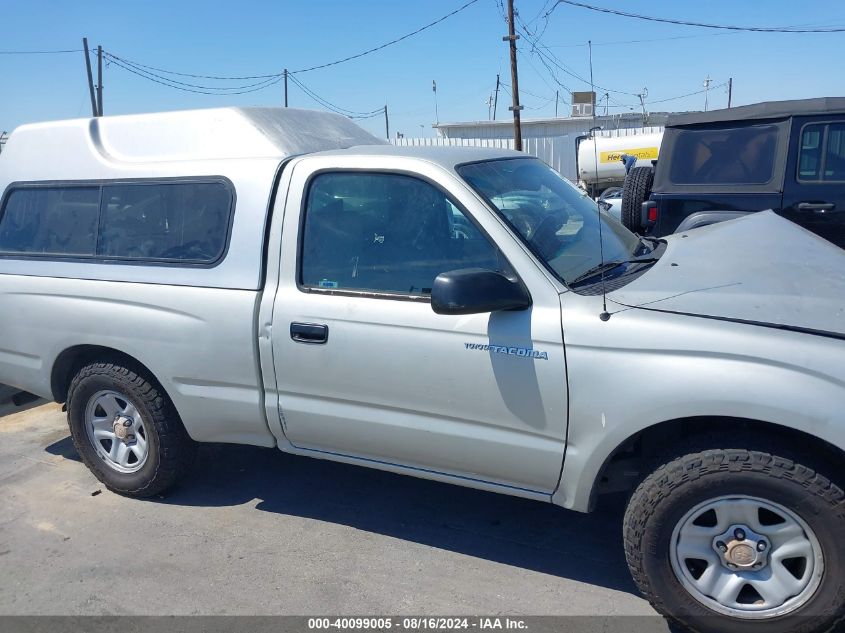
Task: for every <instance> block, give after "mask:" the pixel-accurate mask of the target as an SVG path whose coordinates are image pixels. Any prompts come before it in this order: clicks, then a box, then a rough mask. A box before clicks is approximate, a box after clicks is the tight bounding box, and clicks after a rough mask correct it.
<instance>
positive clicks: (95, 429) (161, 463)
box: [67, 362, 195, 497]
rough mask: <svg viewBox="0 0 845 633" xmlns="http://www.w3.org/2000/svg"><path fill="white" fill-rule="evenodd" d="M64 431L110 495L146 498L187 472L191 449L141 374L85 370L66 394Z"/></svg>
mask: <svg viewBox="0 0 845 633" xmlns="http://www.w3.org/2000/svg"><path fill="white" fill-rule="evenodd" d="M67 413H68V425H69V426H70V431H71V435H72V437H73V443H74V445H75V446H76V450H77V451H78V452H79V455H80V457H81V458H82V461H83V462H84V463H85V465H86V466H88V468H89V469H90V470H91V472H92V473H93V474H94V476H95V477H97V479H99V480H100V481H101V482H103V484H105V485H106V487H108V488H109V489H110V490H113V491H114V492H118V493H120V494H124V495H128V496H133V497H149V496H152V495H155V494H158V493H160V492H163V491H164V490H166V489H167V488H170V487H171V486H172V485H173V484H175V483H176V481H177V480H178V479H179V478H180V477H181V476H182V475H183V474H184V473H185V472H186V471H187V470H188V469H189V468H190V465H191V463H192V461H193V457H194V452H195V443H194V442H193V440H191V438H190V437H189V436H188V434H187V432H186V431H185V429H184V427H183V426H182V422H181V420H180V419H179V416H178V414H177V413H176V410H175V408H174V407H173V404H172V403H171V402H170V399H169V398H168V397H167V394H165V393H164V392H163V391H162V390H161V388H160V387H159V386H158V385H157V384H155V382H154V381H153V380H152V379H151V378H148V377H146V376H144V375H143V373H142V372H139V371H136V370H134V369H130V368H128V367H124V366H122V365H120V364H116V363H109V362H95V363H91V364H89V365H86V366H85V367H83V368H82V369H80V370H79V372H78V373H77V374H76V376H75V377H74V379H73V381H72V382H71V384H70V389H69V390H68V401H67Z"/></svg>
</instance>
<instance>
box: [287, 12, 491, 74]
mask: <svg viewBox="0 0 845 633" xmlns="http://www.w3.org/2000/svg"><path fill="white" fill-rule="evenodd" d="M476 2H478V0H469V2H467V3H466V4H464V5H462V6H461V7H459V8H457V9H455V10H454V11H452V12H451V13H447V14H446V15H444V16H443V17H441V18H438V19H437V20H435V21H434V22H430V23H428V24H426V25H425V26H422V27H420V28H418V29H417V30H416V31H412V32H411V33H406V34H405V35H403V36H402V37H397V38H396V39H394V40H390V41H389V42H385V43H384V44H381V45H380V46H376V47H374V48H370V49H368V50H365V51H364V52H362V53H357V54H356V55H350V56H349V57H344V58H343V59H338V60H335V61H333V62H327V63H325V64H318V65H317V66H310V67H308V68H302V69H300V70H292V71H291V73H292V74H293V73H307V72H311V71H312V70H319V69H320V68H328V67H329V66H336V65H337V64H342V63H344V62H348V61H351V60H353V59H358V58H359V57H363V56H364V55H369V54H370V53H375V52H376V51H380V50H382V49H383V48H387V47H388V46H392V45H393V44H396V43H398V42H401V41H402V40H406V39H408V38H409V37H413V36H414V35H417V34H418V33H422V32H423V31H425V30H426V29H430V28H431V27H432V26H435V25H437V24H440V23H441V22H443V21H444V20H447V19H449V18H451V17H452V16H453V15H455V14H457V13H460V12H461V11H463V10H464V9H466V8H467V7H469V6H471V5H473V4H475V3H476Z"/></svg>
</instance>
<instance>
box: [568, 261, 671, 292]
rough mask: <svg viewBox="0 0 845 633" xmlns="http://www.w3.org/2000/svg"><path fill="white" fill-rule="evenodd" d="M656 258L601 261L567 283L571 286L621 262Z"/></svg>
mask: <svg viewBox="0 0 845 633" xmlns="http://www.w3.org/2000/svg"><path fill="white" fill-rule="evenodd" d="M649 254H650V253H649ZM658 259H659V258H658V257H632V258H631V259H617V260H611V261H609V262H602V263H601V264H598V265H597V266H593V267H592V268H590V269H589V270H588V271H586V272H584V273H581V274H580V275H578V276H577V277H576V278H575V279H573V280H572V281H570V282H569V285H570V286H572V285H574V284H577V283H580V282H582V281H584V280H585V279H589V278H590V277H595V276H596V275H598V274H600V273H603V272H607V271H609V270H613V269H614V268H618V267H619V266H622V265H623V264H653V263H654V262H656V261H657V260H658Z"/></svg>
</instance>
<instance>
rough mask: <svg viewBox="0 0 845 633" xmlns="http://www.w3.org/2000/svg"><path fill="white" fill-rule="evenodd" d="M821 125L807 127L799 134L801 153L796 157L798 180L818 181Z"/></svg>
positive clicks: (822, 129) (822, 130)
mask: <svg viewBox="0 0 845 633" xmlns="http://www.w3.org/2000/svg"><path fill="white" fill-rule="evenodd" d="M823 132H824V126H823V125H808V126H806V127H805V128H804V131H803V133H802V134H801V152H800V154H799V155H798V178H799V179H801V180H818V178H819V168H820V165H821V155H822V154H821V152H822V134H823Z"/></svg>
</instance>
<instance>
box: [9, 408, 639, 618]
mask: <svg viewBox="0 0 845 633" xmlns="http://www.w3.org/2000/svg"><path fill="white" fill-rule="evenodd" d="M621 515H622V506H621V504H620V503H619V502H618V501H616V500H611V501H608V502H607V503H604V504H602V505H601V507H600V509H599V511H597V512H596V513H593V514H590V515H582V514H578V513H575V512H570V511H566V510H562V509H560V508H556V507H554V506H551V505H548V504H543V503H538V502H533V501H527V500H523V499H518V498H515V497H507V496H503V495H496V494H492V493H487V492H480V491H476V490H470V489H467V488H459V487H455V486H449V485H446V484H440V483H435V482H430V481H424V480H420V479H415V478H411V477H404V476H400V475H394V474H391V473H385V472H380V471H376V470H371V469H367V468H361V467H356V466H349V465H344V464H337V463H333V462H328V461H322V460H315V459H308V458H303V457H296V456H291V455H286V454H283V453H281V452H279V451H277V450H275V449H263V448H253V447H247V446H234V445H205V446H203V447H201V449H200V452H199V456H198V460H197V463H196V466H195V468H194V470H193V473H192V474H191V476H190V477H189V478H188V479H187V480H186V481H184V483H182V485H180V486H179V487H178V488H177V489H175V490H174V491H172V492H171V493H169V494H167V495H166V496H163V497H156V498H153V499H148V500H135V499H128V498H125V497H121V496H119V495H116V494H114V493H111V492H109V491H108V490H106V489H105V488H104V487H103V486H102V485H101V484H100V483H99V482H98V481H97V480H96V479H95V478H94V477H93V476H92V475H91V474H90V473H89V472H88V470H87V469H86V468H85V466H84V465H83V464H82V463H81V462H80V461H79V458H78V456H77V454H76V451H75V449H74V447H73V443H72V442H71V440H70V437H69V434H68V429H67V424H66V421H65V416H64V414H63V413H62V411H61V409H60V407H59V405H56V404H52V403H43V402H36V403H31V404H30V405H26V406H24V407H12V406H11V405H8V404H6V405H0V615H29V614H40V615H49V614H55V615H68V614H71V615H102V614H109V615H120V614H133V615H137V614H143V615H183V614H202V615H218V614H266V615H275V614H296V615H323V614H347V615H356V614H368V615H374V614H388V615H394V614H396V615H398V614H416V615H450V614H522V615H597V614H601V615H651V614H653V613H654V611H653V610H652V609H651V607H650V606H649V605H648V603H647V602H645V601H644V600H642V599H641V598H640V597H639V596H638V594H637V592H636V589H635V587H634V585H633V583H632V581H631V580H630V578H629V576H628V571H627V568H626V566H625V560H624V555H623V551H622V541H621V533H620V532H621V528H620V525H621ZM649 619H651V618H649Z"/></svg>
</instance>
